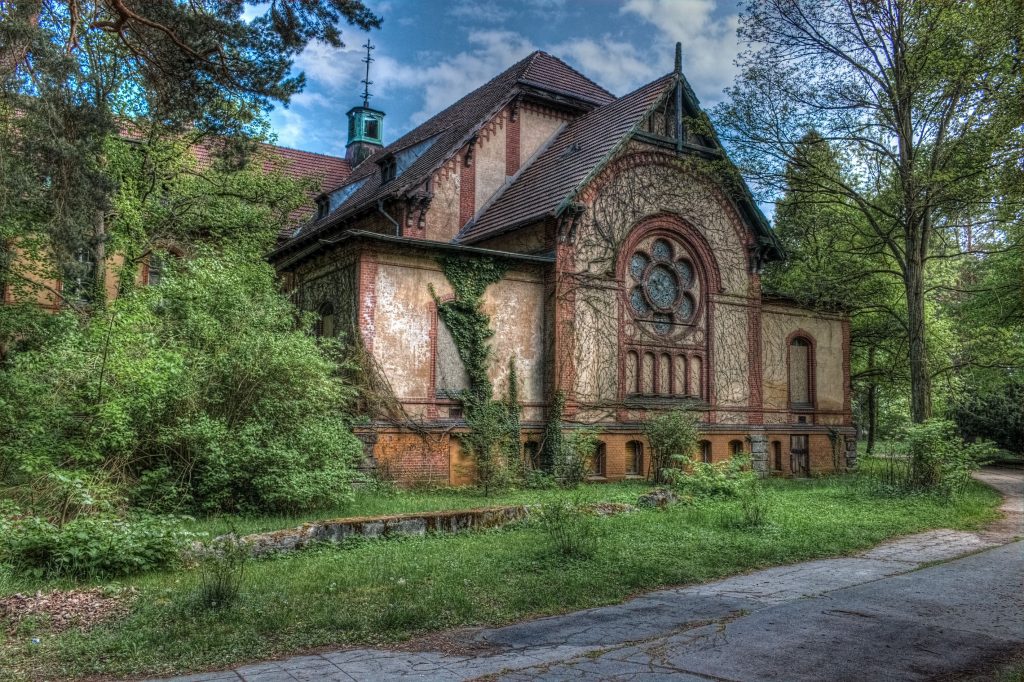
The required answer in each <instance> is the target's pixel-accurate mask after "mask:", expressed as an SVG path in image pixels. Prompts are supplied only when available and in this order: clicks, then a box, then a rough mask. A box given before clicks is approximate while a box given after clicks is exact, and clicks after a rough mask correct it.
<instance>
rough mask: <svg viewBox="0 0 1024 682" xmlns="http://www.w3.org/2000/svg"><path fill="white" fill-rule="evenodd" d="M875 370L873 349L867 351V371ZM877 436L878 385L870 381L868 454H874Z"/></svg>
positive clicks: (872, 380)
mask: <svg viewBox="0 0 1024 682" xmlns="http://www.w3.org/2000/svg"><path fill="white" fill-rule="evenodd" d="M874 369H875V349H874V348H870V349H868V371H869V372H870V371H872V370H874ZM877 434H878V383H877V382H876V381H875V380H874V378H872V379H871V383H869V384H868V443H867V448H868V454H869V455H873V454H875V438H876V437H877Z"/></svg>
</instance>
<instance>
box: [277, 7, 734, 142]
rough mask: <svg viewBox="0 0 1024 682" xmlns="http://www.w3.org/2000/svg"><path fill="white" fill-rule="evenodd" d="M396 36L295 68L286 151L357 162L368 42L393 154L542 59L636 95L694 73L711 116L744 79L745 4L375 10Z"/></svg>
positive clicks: (283, 118) (282, 119) (354, 39)
mask: <svg viewBox="0 0 1024 682" xmlns="http://www.w3.org/2000/svg"><path fill="white" fill-rule="evenodd" d="M367 4H368V5H369V6H370V7H372V8H373V10H374V11H375V12H376V13H377V14H379V15H381V16H382V17H383V19H384V24H383V26H382V28H381V29H380V30H376V31H372V32H370V33H369V34H367V33H364V32H362V31H359V30H352V29H351V27H348V26H344V27H343V36H342V37H343V40H344V41H345V43H346V46H345V48H343V49H340V50H339V49H335V48H330V47H327V46H326V45H322V44H313V45H310V46H308V47H307V48H306V50H305V51H304V52H303V53H302V54H301V55H299V56H298V58H297V59H296V60H295V70H296V71H303V72H305V74H306V78H307V85H306V89H305V91H304V92H302V93H301V94H299V95H297V96H296V97H294V98H293V100H292V102H291V104H290V105H289V106H288V107H287V108H282V107H278V108H277V109H275V110H274V111H273V112H272V113H271V124H272V126H273V129H274V131H275V133H276V135H277V142H278V144H282V145H285V146H288V147H295V148H298V149H305V150H309V151H316V152H322V153H325V154H337V155H343V154H344V152H345V130H346V128H345V112H346V111H348V110H349V109H350V108H351V107H352V106H355V105H356V104H359V103H360V93H361V91H362V85H361V83H360V82H359V81H360V80H362V78H363V69H364V65H363V64H362V62H361V61H360V60H361V59H362V57H363V54H364V51H363V49H362V48H361V47H360V45H362V44H364V43H365V42H366V38H367V35H369V37H370V39H371V40H372V41H373V43H374V44H375V45H376V46H377V49H376V50H375V51H374V58H375V59H376V61H375V62H374V63H373V66H372V70H371V75H370V78H371V80H373V81H374V85H373V86H372V94H373V97H372V99H371V100H370V105H371V106H373V107H374V108H378V109H381V110H383V111H384V112H386V114H387V118H386V119H385V124H384V137H385V142H389V141H393V140H395V139H397V138H398V137H399V136H400V135H402V134H403V133H405V132H407V131H408V130H410V129H411V128H413V127H415V126H416V125H418V124H419V123H422V122H423V121H424V120H426V119H427V118H429V117H430V116H431V115H432V114H434V113H436V112H438V111H440V110H441V109H443V108H444V107H446V106H448V105H449V104H451V103H452V102H454V101H455V100H456V99H458V98H459V97H461V96H462V95H464V94H466V93H467V92H469V91H470V90H472V89H473V88H475V87H477V86H479V85H481V84H482V83H484V82H486V81H487V80H489V79H490V78H492V77H493V76H495V75H497V74H498V73H500V72H501V71H503V70H504V69H506V68H507V67H509V66H511V65H512V64H513V63H515V62H516V61H518V60H519V59H521V58H522V57H524V56H526V55H527V54H529V53H530V52H532V51H533V50H537V49H540V50H545V51H547V52H550V53H551V54H553V55H555V56H557V57H559V58H561V59H563V60H565V61H566V62H568V63H569V64H571V65H572V66H573V67H575V68H577V69H579V70H580V71H581V72H583V73H584V74H586V75H587V76H589V77H590V78H592V79H593V80H595V81H597V82H598V83H599V84H601V85H603V86H604V87H605V88H607V89H609V90H610V91H612V92H613V93H615V94H616V95H622V94H625V93H627V92H629V91H631V90H633V89H634V88H636V87H638V86H640V85H643V84H644V83H646V82H648V81H651V80H653V79H654V78H656V77H657V76H659V75H661V74H663V73H666V72H668V71H671V70H672V61H673V49H674V45H675V43H676V41H680V42H682V43H683V71H684V72H685V73H686V76H687V78H688V79H689V80H690V83H691V85H692V86H693V89H694V90H695V91H696V93H697V96H698V97H699V98H700V100H701V104H702V105H704V106H705V107H709V106H711V105H713V104H714V103H715V102H717V101H718V100H719V99H720V98H721V96H722V89H723V88H725V87H726V86H727V85H729V84H730V83H731V82H732V79H733V76H734V74H735V67H734V65H733V59H734V58H735V56H736V54H737V52H738V50H739V45H738V42H737V39H736V26H737V23H738V17H737V14H738V8H737V2H735V1H734V0H720V1H717V2H716V1H715V0H621V1H615V0H518V1H517V2H513V1H511V0H370V1H369V2H368V3H367Z"/></svg>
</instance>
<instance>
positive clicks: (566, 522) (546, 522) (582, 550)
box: [536, 499, 599, 559]
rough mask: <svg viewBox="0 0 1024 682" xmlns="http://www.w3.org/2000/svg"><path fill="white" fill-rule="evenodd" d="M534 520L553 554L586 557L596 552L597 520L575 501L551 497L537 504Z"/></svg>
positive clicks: (569, 557) (570, 557)
mask: <svg viewBox="0 0 1024 682" xmlns="http://www.w3.org/2000/svg"><path fill="white" fill-rule="evenodd" d="M536 518H537V522H538V523H539V524H540V527H541V528H543V529H544V532H545V534H546V535H547V537H548V541H549V549H550V551H551V553H553V554H555V555H556V556H561V557H565V558H568V559H586V558H588V557H591V556H593V555H594V553H595V552H596V551H597V545H598V541H599V536H598V528H597V519H596V518H595V517H594V514H593V513H591V512H590V511H589V510H587V509H586V508H585V507H584V506H583V505H582V504H580V503H579V502H578V501H569V500H562V499H559V500H554V501H552V502H545V503H544V504H542V505H540V508H539V510H538V511H537V514H536Z"/></svg>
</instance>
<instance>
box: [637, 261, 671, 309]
mask: <svg viewBox="0 0 1024 682" xmlns="http://www.w3.org/2000/svg"><path fill="white" fill-rule="evenodd" d="M645 284H646V286H647V295H648V296H649V297H650V299H651V303H653V304H654V305H655V307H658V308H671V307H672V304H673V303H675V302H676V297H678V296H679V282H678V281H677V280H676V276H675V273H673V272H672V271H671V270H669V269H668V268H667V267H665V266H664V265H655V266H654V267H653V268H652V269H651V274H649V275H648V276H647V281H646V283H645Z"/></svg>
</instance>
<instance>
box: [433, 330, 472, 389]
mask: <svg viewBox="0 0 1024 682" xmlns="http://www.w3.org/2000/svg"><path fill="white" fill-rule="evenodd" d="M435 324H436V325H437V336H436V338H435V342H434V343H435V345H434V393H435V397H438V398H447V399H456V398H458V397H459V394H460V393H461V392H462V391H464V390H466V389H468V388H469V373H468V372H466V366H465V365H463V364H462V358H460V357H459V349H458V348H457V347H456V346H455V339H453V338H452V333H451V332H450V331H448V325H446V324H445V323H444V320H442V319H441V318H440V317H437V319H436V322H435Z"/></svg>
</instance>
